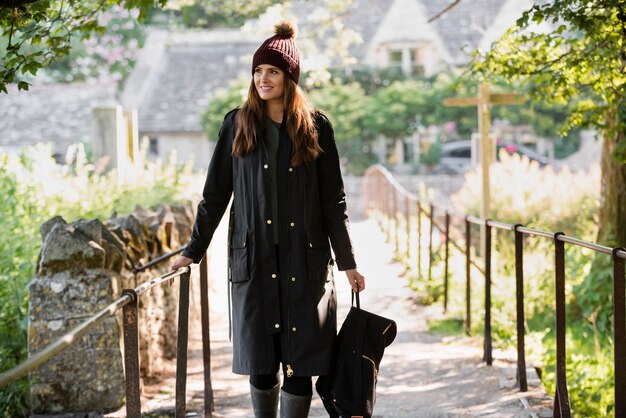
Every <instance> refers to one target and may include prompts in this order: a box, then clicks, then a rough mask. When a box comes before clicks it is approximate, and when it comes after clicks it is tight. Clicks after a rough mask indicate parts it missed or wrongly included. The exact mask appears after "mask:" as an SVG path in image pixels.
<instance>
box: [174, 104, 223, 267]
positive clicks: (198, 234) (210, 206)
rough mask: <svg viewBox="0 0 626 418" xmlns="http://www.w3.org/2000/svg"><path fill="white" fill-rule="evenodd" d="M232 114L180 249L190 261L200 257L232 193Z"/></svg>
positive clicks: (207, 245)
mask: <svg viewBox="0 0 626 418" xmlns="http://www.w3.org/2000/svg"><path fill="white" fill-rule="evenodd" d="M234 114H235V112H230V113H228V114H227V115H226V117H225V118H224V123H223V124H222V127H221V129H220V133H219V139H218V141H217V144H216V145H215V150H214V151H213V156H212V157H211V162H210V163H209V170H208V172H207V176H206V181H205V183H204V189H203V191H202V201H201V202H200V203H199V204H198V210H197V212H196V221H195V223H194V226H193V230H192V232H191V240H190V241H189V243H188V244H187V246H186V247H185V250H184V251H183V255H184V256H186V257H189V258H191V259H192V260H193V262H194V263H199V262H200V260H202V257H203V256H204V254H205V252H206V250H207V248H208V247H209V244H210V243H211V239H212V238H213V234H214V233H215V230H216V229H217V226H218V225H219V223H220V220H221V219H222V216H223V215H224V212H225V211H226V208H227V207H228V203H229V202H230V198H231V195H232V193H233V175H232V156H231V150H232V140H233V135H234V125H235V124H234Z"/></svg>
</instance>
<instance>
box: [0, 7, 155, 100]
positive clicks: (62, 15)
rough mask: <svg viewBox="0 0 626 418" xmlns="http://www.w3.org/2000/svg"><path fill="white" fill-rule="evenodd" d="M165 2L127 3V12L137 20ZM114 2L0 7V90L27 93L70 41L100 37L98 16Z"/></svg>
mask: <svg viewBox="0 0 626 418" xmlns="http://www.w3.org/2000/svg"><path fill="white" fill-rule="evenodd" d="M166 1H167V0H127V1H125V2H124V3H123V5H124V8H126V9H127V10H133V9H137V10H139V15H138V17H139V19H142V18H144V17H145V16H146V13H147V11H148V9H149V8H150V7H151V6H153V5H163V4H165V2H166ZM118 5H119V2H117V1H115V0H88V1H75V0H72V1H63V0H40V1H35V2H30V1H28V0H22V1H15V2H14V4H11V5H2V6H0V33H1V35H0V46H3V49H4V52H5V53H4V54H2V55H0V91H3V92H5V93H6V92H7V88H6V86H7V84H10V83H16V84H17V86H18V89H20V90H28V86H29V80H30V77H32V76H34V75H36V74H37V72H38V71H39V70H40V69H42V68H45V67H47V66H49V65H50V64H51V63H52V62H54V61H56V60H57V59H59V58H62V57H65V56H67V55H68V54H69V52H70V50H71V47H72V41H73V40H75V39H85V38H89V37H90V36H92V35H93V34H103V33H104V32H105V30H106V25H103V24H102V23H101V22H99V20H98V18H99V16H100V15H101V14H102V13H104V12H105V11H106V10H109V9H111V8H114V7H118Z"/></svg>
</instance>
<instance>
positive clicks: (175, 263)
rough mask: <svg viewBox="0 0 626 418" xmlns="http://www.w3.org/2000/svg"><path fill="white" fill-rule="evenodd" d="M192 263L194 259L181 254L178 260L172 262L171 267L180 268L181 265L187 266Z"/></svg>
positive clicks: (173, 268)
mask: <svg viewBox="0 0 626 418" xmlns="http://www.w3.org/2000/svg"><path fill="white" fill-rule="evenodd" d="M191 263H193V260H192V259H191V258H189V257H185V256H184V255H181V256H179V257H178V258H177V259H176V260H174V261H172V262H171V264H170V268H171V269H172V270H178V269H179V268H181V267H187V266H188V265H190V264H191Z"/></svg>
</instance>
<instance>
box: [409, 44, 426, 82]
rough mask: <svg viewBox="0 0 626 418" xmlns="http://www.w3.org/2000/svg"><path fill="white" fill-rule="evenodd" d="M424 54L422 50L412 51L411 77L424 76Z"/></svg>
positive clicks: (415, 49)
mask: <svg viewBox="0 0 626 418" xmlns="http://www.w3.org/2000/svg"><path fill="white" fill-rule="evenodd" d="M423 62H424V52H423V50H422V49H421V48H414V49H411V75H414V76H418V77H421V76H423V75H424V66H423V65H422V63H423Z"/></svg>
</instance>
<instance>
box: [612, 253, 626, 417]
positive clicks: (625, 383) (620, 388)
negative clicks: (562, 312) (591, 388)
mask: <svg viewBox="0 0 626 418" xmlns="http://www.w3.org/2000/svg"><path fill="white" fill-rule="evenodd" d="M619 251H624V249H623V248H616V249H614V250H613V338H614V344H615V347H614V348H613V356H614V357H613V367H614V369H615V377H614V379H615V389H614V390H615V416H616V417H624V416H626V360H625V359H626V294H625V292H626V283H625V282H626V279H625V278H624V259H623V258H620V257H619V256H618V254H617V253H618V252H619Z"/></svg>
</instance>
